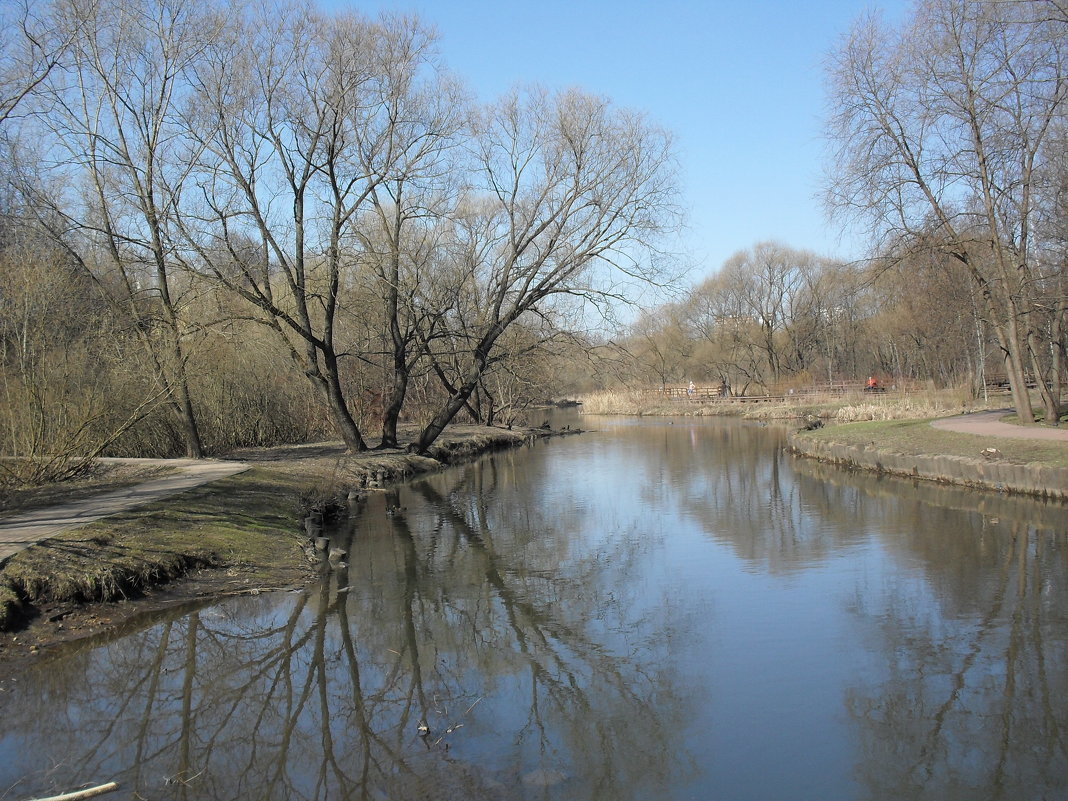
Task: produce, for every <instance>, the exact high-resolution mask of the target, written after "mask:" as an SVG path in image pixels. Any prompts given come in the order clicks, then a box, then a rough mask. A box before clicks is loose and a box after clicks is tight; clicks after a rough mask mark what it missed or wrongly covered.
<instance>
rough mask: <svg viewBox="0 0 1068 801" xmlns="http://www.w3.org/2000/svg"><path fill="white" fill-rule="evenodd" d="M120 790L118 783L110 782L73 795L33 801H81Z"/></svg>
mask: <svg viewBox="0 0 1068 801" xmlns="http://www.w3.org/2000/svg"><path fill="white" fill-rule="evenodd" d="M118 789H119V785H118V784H117V783H116V782H108V783H107V784H100V785H97V786H96V787H87V788H85V789H84V790H75V791H74V792H73V793H63V794H62V795H50V796H48V798H34V799H32V801H80V799H82V798H93V797H94V796H98V795H103V794H104V793H110V792H111V791H112V790H118Z"/></svg>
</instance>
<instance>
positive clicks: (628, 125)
mask: <svg viewBox="0 0 1068 801" xmlns="http://www.w3.org/2000/svg"><path fill="white" fill-rule="evenodd" d="M470 149H471V163H472V184H471V186H470V189H469V191H468V197H467V200H466V202H465V203H464V204H462V207H461V208H460V210H459V214H458V216H457V222H456V233H455V236H454V251H453V252H454V265H455V269H456V270H457V271H458V272H459V273H460V274H461V275H462V277H463V280H464V286H465V295H466V298H467V301H468V304H469V306H468V308H469V311H467V312H466V313H465V319H464V331H465V334H464V337H465V339H466V342H467V347H466V348H465V350H464V358H463V360H462V363H461V366H460V367H459V369H457V370H456V372H455V375H454V377H453V380H452V381H451V383H452V386H453V391H452V392H451V393H450V397H449V399H448V400H447V402H446V403H445V404H443V406H442V408H441V409H440V410H439V411H438V413H437V414H436V415H435V416H434V418H433V419H432V420H431V421H430V422H429V423H428V424H427V426H426V427H425V428H424V429H423V432H422V434H421V435H420V437H419V440H418V441H417V442H416V443H414V445H413V449H414V450H416V451H419V452H425V451H426V450H427V449H428V448H429V447H430V445H431V444H432V443H433V442H434V440H435V439H437V437H438V435H439V434H440V433H441V431H442V430H443V429H444V428H445V426H446V425H448V423H449V421H450V420H452V419H453V417H454V416H455V415H456V413H457V412H459V411H460V409H462V408H464V406H465V404H467V402H468V400H469V399H470V397H471V395H472V393H473V392H475V390H476V388H477V387H478V386H479V382H480V380H481V377H482V375H483V374H484V373H485V371H486V370H487V369H488V368H489V367H490V365H491V364H493V363H494V362H495V361H497V360H499V359H500V358H501V357H502V356H503V354H502V353H501V352H500V350H499V349H497V347H496V346H497V345H498V342H499V340H500V339H501V336H502V334H503V333H504V332H505V331H506V330H507V329H508V328H509V327H510V326H511V325H513V324H514V323H516V322H517V321H519V320H521V319H523V318H525V317H530V318H532V319H533V318H538V317H541V318H543V319H550V320H551V318H552V317H553V315H554V314H555V313H558V312H560V311H561V309H562V307H566V306H567V305H568V302H569V301H573V300H574V299H576V298H577V299H580V300H583V301H589V302H593V303H597V302H601V301H605V300H607V299H610V298H612V297H615V296H617V295H618V291H619V282H620V281H621V280H638V281H648V280H655V279H656V278H657V276H658V269H659V268H661V267H662V265H661V264H659V263H658V256H659V255H660V254H658V253H657V252H656V250H655V248H654V245H655V243H656V242H657V240H658V238H659V237H660V235H662V234H663V233H664V232H665V231H666V230H668V229H669V228H670V227H671V225H672V224H673V222H674V208H673V202H674V199H675V186H674V181H673V178H674V173H673V169H672V166H673V162H672V154H671V142H670V137H669V136H668V135H667V134H666V133H665V132H664V131H662V130H660V129H658V128H656V127H654V126H652V125H650V124H649V123H648V122H646V121H645V120H644V119H643V118H642V117H641V116H640V115H637V114H633V113H630V112H627V111H623V110H619V109H615V108H613V107H612V106H611V105H610V104H609V103H608V101H606V100H604V99H603V98H599V97H594V96H591V95H587V94H584V93H582V92H578V91H569V92H565V93H562V94H559V95H549V94H547V93H545V92H541V91H532V92H529V93H525V94H521V93H519V92H515V93H513V94H511V95H509V96H508V97H506V98H504V99H503V100H501V101H500V102H499V103H497V104H495V105H493V106H491V107H489V108H486V109H485V110H483V111H482V112H481V113H480V114H478V115H477V116H476V118H475V120H474V122H473V133H472V139H471V144H470Z"/></svg>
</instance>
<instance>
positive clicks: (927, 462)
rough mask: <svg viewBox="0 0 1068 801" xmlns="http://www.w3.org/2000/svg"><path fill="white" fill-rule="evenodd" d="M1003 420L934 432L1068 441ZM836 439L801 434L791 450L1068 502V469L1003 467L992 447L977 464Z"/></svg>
mask: <svg viewBox="0 0 1068 801" xmlns="http://www.w3.org/2000/svg"><path fill="white" fill-rule="evenodd" d="M1004 414H1005V412H1004V411H1000V412H987V413H983V414H973V415H963V416H960V417H953V418H947V419H945V420H936V421H934V422H933V423H932V426H934V427H936V428H941V429H945V430H949V431H957V432H960V433H968V434H981V435H984V436H987V437H994V438H997V437H1009V438H1013V439H1034V440H1062V441H1068V431H1062V430H1059V429H1050V428H1038V427H1026V428H1025V427H1023V426H1016V425H1011V424H1008V423H1004V422H1001V419H1000V418H1001V417H1002V416H1004ZM833 436H834V434H833V431H832V432H828V431H827V430H824V431H822V432H821V435H820V436H811V435H808V434H807V432H797V433H795V434H793V435H791V436H790V441H789V442H790V448H791V450H792V451H793V452H794V453H796V454H798V455H801V456H806V457H808V458H812V459H818V460H820V461H823V462H829V463H832V464H837V465H842V466H845V467H851V468H857V469H862V470H871V471H874V472H878V473H888V474H891V475H898V476H906V477H909V478H919V479H924V480H927V481H937V482H941V483H948V484H959V485H963V486H970V487H981V488H984V489H992V490H997V491H999V492H1012V493H1021V494H1026V495H1032V496H1035V497H1040V498H1059V499H1068V468H1064V467H1055V466H1049V465H1041V464H1030V463H1029V464H1020V463H1016V462H1009V461H1005V460H1002V459H999V458H998V451H997V449H996V448H993V447H991V448H989V449H988V451H987V454H986V456H983V455H980V456H977V457H974V458H973V457H963V456H950V455H944V454H934V453H932V454H903V453H894V452H893V451H890V450H887V449H885V448H883V447H880V446H878V445H876V444H875V443H870V444H868V445H864V444H855V443H854V444H847V443H841V442H835V441H834V440H833Z"/></svg>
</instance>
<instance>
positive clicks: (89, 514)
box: [0, 459, 249, 565]
mask: <svg viewBox="0 0 1068 801" xmlns="http://www.w3.org/2000/svg"><path fill="white" fill-rule="evenodd" d="M101 461H112V462H122V463H124V464H136V465H144V466H146V467H150V466H155V465H161V466H167V467H175V468H178V472H176V473H174V474H172V475H168V476H164V477H163V478H156V479H152V480H151V481H146V482H144V483H141V484H136V485H134V486H132V487H124V488H122V489H118V490H113V491H111V492H104V493H101V494H100V495H93V496H91V497H89V498H82V499H81V500H78V501H72V502H70V503H66V504H62V505H60V506H50V507H46V508H44V509H35V510H34V511H32V512H24V513H22V514H18V515H12V516H11V517H5V518H4V519H3V520H2V521H0V565H3V563H4V562H6V561H7V560H8V559H10V558H11V556H13V555H14V554H16V553H18V552H19V551H21V550H23V549H24V548H28V547H30V546H31V545H33V544H35V543H38V542H40V541H41V540H45V539H48V538H49V537H51V536H53V535H54V534H58V533H59V532H61V531H66V530H67V529H69V528H75V527H77V526H84V525H85V524H86V523H92V522H93V521H95V520H99V519H100V518H102V517H107V516H108V515H113V514H116V513H118V512H123V511H126V510H127V509H133V508H134V507H137V506H141V505H143V504H146V503H151V502H153V501H158V500H160V499H161V498H167V497H169V496H171V495H177V494H178V493H179V492H184V491H185V490H187V489H192V488H193V487H199V486H200V485H201V484H207V483H208V482H211V481H216V480H218V479H220V478H225V477H227V476H232V475H235V474H237V473H242V472H244V471H245V470H248V469H249V465H247V464H245V463H244V462H220V461H214V460H211V459H103V460H101Z"/></svg>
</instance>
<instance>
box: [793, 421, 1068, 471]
mask: <svg viewBox="0 0 1068 801" xmlns="http://www.w3.org/2000/svg"><path fill="white" fill-rule="evenodd" d="M796 436H797V438H799V439H801V440H805V439H809V440H816V441H823V442H835V443H839V444H842V445H848V446H851V447H855V448H877V449H879V450H881V451H886V452H889V453H898V454H903V455H906V456H930V455H934V454H937V455H941V456H952V457H955V458H961V459H987V457H984V455H983V451H984V450H986V449H987V448H990V447H995V448H996V449H997V451H998V454H997V457H996V458H997V461H1003V462H1008V463H1010V464H1018V465H1028V464H1034V465H1042V466H1045V467H1056V468H1068V444H1066V443H1063V442H1042V441H1035V440H1024V439H1007V438H1000V437H999V438H998V439H996V440H993V439H991V438H990V437H985V436H981V435H978V434H963V433H958V432H955V431H944V430H942V429H937V428H932V427H931V425H930V420H883V421H874V422H862V423H851V424H849V425H841V426H828V427H826V428H821V429H817V430H815V431H805V432H800V433H798V434H797V435H796ZM987 460H989V459H987Z"/></svg>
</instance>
